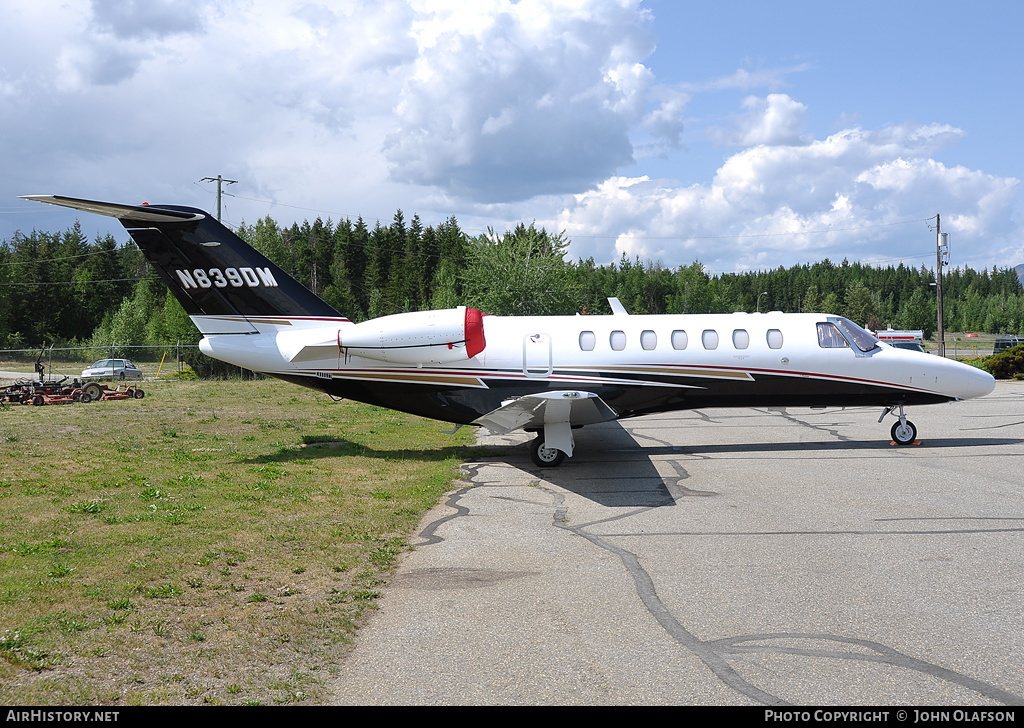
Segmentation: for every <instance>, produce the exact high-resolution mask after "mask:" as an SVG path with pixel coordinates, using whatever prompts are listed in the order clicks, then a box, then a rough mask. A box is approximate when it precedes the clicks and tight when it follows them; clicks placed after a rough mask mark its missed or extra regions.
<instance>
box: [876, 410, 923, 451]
mask: <svg viewBox="0 0 1024 728" xmlns="http://www.w3.org/2000/svg"><path fill="white" fill-rule="evenodd" d="M897 407H899V410H900V414H899V422H897V423H896V424H894V425H893V426H892V430H890V431H889V432H890V434H891V435H892V440H893V442H895V443H896V444H897V445H911V444H913V443H914V442H916V441H917V427H915V426H914V423H913V422H911V421H910V420H908V419H907V415H906V414H905V413H904V412H903V405H902V404H898V405H891V406H889V407H886V408H885V409H884V410H883V411H882V416H881V417H879V418H878V421H879V422H881V421H882V420H883V419H885V416H886V415H888V414H891V413H892V411H893V410H894V409H896V408H897Z"/></svg>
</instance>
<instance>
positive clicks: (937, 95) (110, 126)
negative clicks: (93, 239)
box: [0, 0, 1024, 272]
mask: <svg viewBox="0 0 1024 728" xmlns="http://www.w3.org/2000/svg"><path fill="white" fill-rule="evenodd" d="M0 14H2V15H0V17H3V18H4V23H3V24H2V25H0V169H2V170H3V173H2V174H0V238H9V237H10V236H11V235H12V234H13V231H14V230H16V229H20V230H22V231H29V230H31V229H33V228H35V229H40V230H47V231H57V230H62V229H64V228H65V227H67V226H69V225H70V224H71V223H72V222H73V221H74V220H75V215H74V214H73V213H71V212H69V211H63V210H58V209H49V208H48V207H44V206H42V205H38V204H35V203H30V202H24V201H21V200H18V199H17V195H20V194H42V193H54V194H66V195H72V196H78V197H86V198H92V199H101V200H110V201H116V202H142V201H149V202H156V203H159V202H167V203H178V204H190V205H195V206H197V207H202V208H206V209H212V208H213V207H214V198H213V186H212V185H210V184H208V183H203V182H201V181H200V180H201V179H202V178H203V177H209V176H215V175H217V174H223V175H224V176H225V177H227V178H230V179H235V180H238V183H237V184H235V185H231V186H230V187H229V188H228V192H229V193H231V194H232V195H233V196H232V197H228V198H226V199H225V205H224V210H225V211H224V217H225V221H226V222H228V223H230V224H237V223H239V222H240V221H242V220H245V221H247V222H254V221H255V220H256V219H257V218H260V217H262V216H264V215H267V214H269V215H271V216H272V217H274V218H275V219H276V220H278V222H281V223H285V224H290V223H291V222H292V221H294V220H298V221H301V220H303V219H307V218H308V219H312V218H314V217H316V216H317V215H320V216H322V217H323V218H325V219H326V218H328V217H331V218H332V219H334V220H337V219H339V218H341V217H351V218H353V219H354V218H355V217H357V216H362V217H363V218H364V219H365V220H367V221H369V222H370V223H371V224H372V222H373V221H375V220H378V219H379V220H381V221H382V222H384V223H387V222H388V221H389V220H390V219H391V217H392V216H393V214H394V212H395V210H396V209H399V208H401V209H402V210H403V211H404V212H405V213H406V216H407V217H408V216H411V215H412V214H413V213H416V214H419V215H420V217H421V219H422V220H423V221H424V222H425V223H426V224H435V223H437V222H440V221H441V220H443V219H445V218H447V217H449V216H451V215H454V216H455V217H457V218H458V220H459V221H460V223H461V224H462V226H463V228H464V229H467V230H468V231H470V232H473V233H478V232H483V231H485V230H486V229H487V228H488V227H493V228H495V229H497V230H499V231H500V230H503V229H506V228H508V227H512V226H514V225H515V224H516V223H517V222H519V221H525V222H530V221H533V220H535V221H536V222H537V223H538V224H541V225H545V226H546V227H548V229H553V230H564V231H565V233H566V235H567V237H569V238H570V239H571V240H572V241H573V242H572V246H571V248H570V254H571V255H572V256H574V257H593V258H594V259H595V261H597V262H598V263H607V262H612V261H615V260H617V259H618V258H619V257H620V256H621V255H622V254H623V253H625V254H626V255H629V256H630V257H633V256H638V257H640V258H641V259H644V260H655V261H659V262H660V263H662V264H663V265H666V266H675V265H679V264H688V263H690V262H692V261H694V260H700V261H701V262H702V263H704V264H705V266H706V267H707V268H708V269H709V270H711V271H713V272H730V271H742V270H749V269H760V268H769V267H776V266H779V265H787V266H788V265H793V264H795V263H805V262H806V263H810V262H814V261H817V260H821V259H823V258H825V257H829V258H831V259H833V260H837V261H838V260H841V259H843V258H844V257H846V258H849V259H850V260H860V261H863V262H866V263H876V264H890V263H893V264H895V263H897V262H900V261H904V262H906V263H908V264H910V265H914V266H918V265H921V264H925V265H927V266H932V265H934V240H935V238H934V234H933V232H931V231H930V230H929V228H928V225H927V223H926V218H929V217H932V216H933V215H935V213H941V215H942V222H943V229H944V230H946V231H948V232H950V233H951V235H952V263H953V264H954V265H971V266H972V267H975V268H978V269H980V268H983V267H989V268H991V267H992V266H995V265H998V266H1012V265H1016V264H1019V263H1021V262H1024V216H1022V202H1021V194H1022V193H1021V182H1020V180H1021V179H1022V178H1024V170H1022V164H1024V152H1022V145H1021V143H1020V131H1019V127H1020V121H1019V120H1020V119H1021V118H1024V115H1022V112H1024V108H1022V106H1024V101H1022V99H1024V94H1022V93H1021V81H1020V78H1021V74H1022V71H1024V63H1022V55H1024V54H1022V52H1021V51H1020V50H1019V49H1018V45H1019V43H1018V40H1019V39H1018V38H1017V35H1018V34H1019V31H1020V29H1021V28H1022V27H1024V22H1022V21H1024V4H1022V3H1019V2H986V3H976V4H970V5H968V4H964V3H953V2H936V1H932V2H898V1H895V0H894V1H892V2H887V3H882V2H861V3H858V4H857V5H855V6H841V5H839V4H836V3H821V2H797V1H788V2H778V3H763V2H715V3H707V2H704V3H690V2H671V1H669V0H647V1H645V2H640V1H639V0H571V1H569V0H567V1H565V2H556V1H555V0H521V1H520V2H517V3H512V2H508V1H507V0H480V1H479V2H474V3H465V2H457V1H455V0H451V1H449V2H427V1H425V0H408V1H405V0H378V1H376V2H362V1H356V0H352V1H350V2H323V3H316V2H305V1H302V0H299V1H296V2H284V1H282V2H265V1H258V2H254V1H252V0H176V1H174V2H171V0H146V1H143V0H134V1H132V0H122V1H120V2H113V1H106V0H93V2H89V1H88V0H65V1H64V2H40V3H21V2H14V1H13V0H0ZM80 220H81V223H82V225H83V229H84V230H85V231H86V233H87V234H89V235H90V236H91V235H95V234H103V233H106V232H107V231H108V230H109V231H112V232H114V233H115V235H116V236H117V237H118V239H125V238H126V236H125V235H124V233H123V232H122V231H121V230H120V228H119V227H118V226H117V225H116V223H115V224H114V225H113V226H111V225H110V224H109V223H110V222H112V221H107V220H105V219H103V218H97V217H93V216H88V215H86V216H84V217H81V218H80Z"/></svg>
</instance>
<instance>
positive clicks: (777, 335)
mask: <svg viewBox="0 0 1024 728" xmlns="http://www.w3.org/2000/svg"><path fill="white" fill-rule="evenodd" d="M768 348H769V349H781V348H782V332H781V331H779V330H778V329H768Z"/></svg>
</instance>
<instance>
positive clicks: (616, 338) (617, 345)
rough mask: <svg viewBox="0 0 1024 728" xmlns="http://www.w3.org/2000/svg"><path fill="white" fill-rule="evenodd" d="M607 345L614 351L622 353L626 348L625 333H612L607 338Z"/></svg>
mask: <svg viewBox="0 0 1024 728" xmlns="http://www.w3.org/2000/svg"><path fill="white" fill-rule="evenodd" d="M608 343H609V344H611V345H612V349H613V350H614V351H622V350H623V349H625V348H626V333H625V332H624V331H613V332H612V335H611V336H609V337H608Z"/></svg>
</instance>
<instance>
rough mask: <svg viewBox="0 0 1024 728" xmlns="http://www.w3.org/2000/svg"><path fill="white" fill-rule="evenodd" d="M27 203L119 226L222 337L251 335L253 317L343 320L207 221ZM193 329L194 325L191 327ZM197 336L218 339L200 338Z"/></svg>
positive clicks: (45, 198) (187, 211) (156, 208)
mask: <svg viewBox="0 0 1024 728" xmlns="http://www.w3.org/2000/svg"><path fill="white" fill-rule="evenodd" d="M24 199H27V200H33V201H36V202H45V203H48V204H51V205H61V206H63V207H71V208H74V209H76V210H82V211H84V212H92V213H96V214H99V215H107V216H109V217H115V218H117V219H118V220H119V221H120V222H121V224H122V225H124V227H125V229H126V230H127V231H128V233H129V234H130V235H131V236H132V239H134V240H135V242H136V244H137V245H138V246H139V248H141V249H142V252H143V254H145V256H146V258H147V259H148V260H149V262H150V263H152V264H153V267H154V268H155V269H156V272H157V274H158V275H159V276H160V278H161V279H162V280H163V281H164V283H166V284H167V286H168V288H170V290H171V293H173V294H174V296H175V298H177V299H178V301H180V302H181V305H182V306H183V307H184V308H185V311H186V312H187V313H188V314H189V315H190V316H192V317H193V320H196V318H195V317H202V318H204V319H214V318H215V319H217V320H219V321H221V322H222V323H220V324H217V325H216V326H215V327H214V328H218V327H219V328H223V329H225V330H224V331H223V333H229V332H238V333H242V332H245V331H252V330H253V326H252V323H251V322H250V319H251V318H252V317H289V318H297V317H302V318H310V317H312V318H330V319H342V320H344V317H343V316H342V315H341V314H340V313H338V312H337V311H336V310H334V308H332V307H331V306H330V305H328V304H327V303H326V302H325V301H323V300H322V299H320V298H319V297H318V296H316V295H315V294H313V293H312V292H311V291H310V290H309V289H307V288H306V287H304V286H303V285H302V284H300V283H299V282H298V281H296V280H295V279H294V278H292V277H291V276H290V275H288V274H287V273H286V272H285V271H284V270H282V269H281V268H280V267H278V266H277V265H275V264H274V263H273V262H272V261H271V260H270V259H269V258H267V257H266V256H264V255H263V254H262V253H260V252H259V251H257V250H256V249H255V248H253V247H252V246H250V245H249V244H248V243H246V242H245V241H244V240H242V239H241V238H239V237H238V236H237V235H235V234H234V233H233V232H231V230H229V229H228V228H226V227H225V226H224V225H222V224H221V223H220V222H218V221H217V220H215V219H213V218H212V217H210V215H209V214H207V213H206V212H203V211H202V210H198V209H195V208H192V207H181V206H178V205H122V204H116V203H109V202H97V201H93V200H81V199H78V198H74V197H61V196H58V195H27V196H25V197H24ZM197 323H199V322H198V321H197ZM200 330H202V331H203V333H220V331H213V330H206V327H204V326H203V325H201V324H200Z"/></svg>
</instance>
